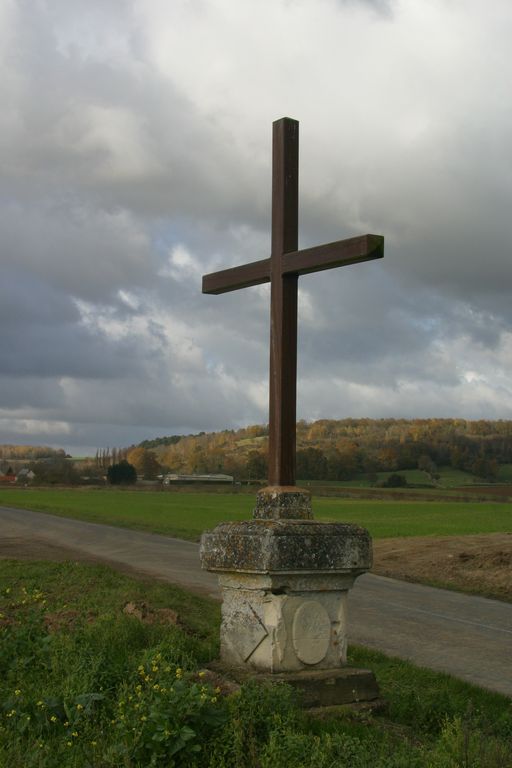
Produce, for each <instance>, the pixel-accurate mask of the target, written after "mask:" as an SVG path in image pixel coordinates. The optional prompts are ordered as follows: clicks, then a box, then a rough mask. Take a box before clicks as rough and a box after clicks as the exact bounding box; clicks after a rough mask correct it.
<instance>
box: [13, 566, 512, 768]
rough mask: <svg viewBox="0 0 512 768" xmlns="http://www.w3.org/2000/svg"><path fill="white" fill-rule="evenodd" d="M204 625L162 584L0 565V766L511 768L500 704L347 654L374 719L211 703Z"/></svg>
mask: <svg viewBox="0 0 512 768" xmlns="http://www.w3.org/2000/svg"><path fill="white" fill-rule="evenodd" d="M128 602H133V603H135V604H136V605H140V604H141V603H142V602H143V603H144V604H145V605H146V609H147V610H151V611H152V612H153V614H155V615H157V616H158V615H160V616H162V618H161V620H158V621H153V622H144V621H141V620H140V619H139V618H137V617H136V616H134V615H126V613H125V612H124V611H123V608H124V606H125V605H126V604H127V603H128ZM161 609H166V610H167V611H168V610H169V609H171V611H175V612H176V613H177V615H178V622H177V623H175V622H174V621H170V622H169V621H168V620H165V619H164V616H165V615H168V614H163V615H162V614H158V611H159V610H160V611H161ZM219 623H220V606H219V605H218V604H217V603H214V602H213V601H212V600H208V599H205V598H200V597H197V596H193V595H190V594H188V593H186V592H184V591H182V590H180V589H178V588H176V587H172V586H171V585H168V584H162V583H159V582H157V581H154V582H152V581H149V580H144V581H143V580H136V579H134V578H131V577H129V576H125V575H123V574H119V573H115V572H114V571H112V570H110V569H109V568H106V567H103V566H98V565H84V564H77V563H41V562H36V563H30V562H26V561H24V562H16V561H0V646H1V648H2V653H1V654H0V765H1V766H4V767H5V768H121V766H123V768H148V766H155V768H157V766H160V767H161V768H164V767H165V768H167V767H169V768H170V767H171V766H174V768H241V767H242V766H243V768H334V767H336V768H512V711H511V708H510V703H511V702H510V699H507V698H506V697H504V696H500V695H498V694H494V693H491V692H489V691H484V690H481V689H479V688H476V687H474V686H471V685H469V684H467V683H464V682H462V681H460V680H456V679H453V678H451V677H449V676H448V675H443V674H438V673H435V672H431V671H429V670H426V669H419V668H417V667H414V666H413V665H412V664H409V663H407V662H404V661H401V660H399V659H393V658H387V657H385V656H383V655H382V654H380V653H377V652H373V651H367V650H364V649H361V648H352V649H350V651H349V661H350V663H352V664H353V665H355V666H359V667H366V668H371V669H372V670H373V671H374V673H375V675H376V678H377V680H378V682H379V686H380V689H381V695H382V697H383V699H384V700H385V701H386V702H387V707H386V709H385V710H383V711H379V712H376V713H374V714H372V713H371V712H365V711H364V710H359V711H358V710H351V709H347V708H341V709H339V710H338V711H336V712H334V713H333V712H329V711H326V712H325V713H323V715H322V717H321V718H318V717H312V716H311V715H310V714H308V713H307V712H303V711H301V709H300V707H299V706H297V701H296V699H295V696H294V695H293V693H292V691H291V689H289V688H288V686H283V685H277V686H262V685H258V684H255V683H253V682H249V683H248V684H246V685H244V686H242V689H241V690H240V691H239V692H237V693H234V694H231V695H229V696H226V695H225V694H226V691H225V690H223V689H222V688H217V687H215V686H217V684H218V683H219V682H221V681H219V680H218V679H216V680H212V681H211V682H209V678H208V673H206V672H204V666H205V665H206V664H208V662H210V661H211V660H212V659H214V658H215V657H216V656H217V654H218V638H219Z"/></svg>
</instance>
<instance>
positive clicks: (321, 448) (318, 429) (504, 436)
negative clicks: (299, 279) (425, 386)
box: [141, 419, 512, 482]
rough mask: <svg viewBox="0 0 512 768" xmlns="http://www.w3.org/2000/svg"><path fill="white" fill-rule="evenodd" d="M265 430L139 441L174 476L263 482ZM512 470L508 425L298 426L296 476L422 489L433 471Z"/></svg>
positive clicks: (488, 475) (491, 474) (384, 422)
mask: <svg viewBox="0 0 512 768" xmlns="http://www.w3.org/2000/svg"><path fill="white" fill-rule="evenodd" d="M267 435H268V427H267V426H265V425H254V426H250V427H246V428H244V429H239V430H224V431H222V432H212V433H204V432H202V433H199V434H197V435H188V436H183V437H180V436H176V435H173V436H171V437H163V438H157V439H154V440H151V441H148V440H147V441H144V443H142V444H141V447H143V448H146V449H148V448H150V449H151V450H152V451H154V453H155V454H156V457H157V458H158V461H159V462H160V464H161V465H162V466H164V467H165V468H167V469H170V470H172V471H176V472H186V473H204V472H225V473H228V474H232V475H235V476H237V477H242V478H244V479H259V478H263V477H265V475H266V454H267V448H268V437H267ZM509 463H512V421H502V420H500V421H487V420H480V421H468V420H465V419H412V420H407V419H341V420H334V419H321V420H319V421H314V422H306V421H300V422H298V424H297V476H298V477H299V478H301V479H305V480H307V479H309V480H350V479H355V478H360V477H362V476H366V477H367V478H369V479H370V480H372V479H374V480H376V479H377V473H379V472H400V471H403V470H414V469H419V470H420V471H421V475H420V479H421V478H423V480H424V482H432V481H435V480H436V475H437V473H438V467H441V466H442V467H450V468H452V469H453V470H459V471H461V472H469V473H471V474H473V475H475V476H477V477H478V478H481V479H483V480H486V481H494V480H496V479H497V477H498V474H499V471H500V469H499V468H500V465H504V464H509Z"/></svg>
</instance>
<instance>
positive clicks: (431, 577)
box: [372, 533, 512, 602]
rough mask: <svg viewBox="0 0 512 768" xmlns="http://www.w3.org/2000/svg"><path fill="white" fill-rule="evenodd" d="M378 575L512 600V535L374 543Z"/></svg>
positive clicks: (425, 538) (383, 540)
mask: <svg viewBox="0 0 512 768" xmlns="http://www.w3.org/2000/svg"><path fill="white" fill-rule="evenodd" d="M373 551H374V566H373V569H372V570H373V572H374V573H378V574H379V575H381V576H390V577H392V578H394V579H404V580H405V581H417V582H423V583H427V584H437V585H439V586H447V587H450V588H452V589H457V590H460V591H461V592H472V593H474V594H479V595H484V596H485V597H494V598H496V599H498V600H507V601H509V602H512V533H486V534H478V535H473V536H442V537H440V536H436V537H431V536H417V537H407V538H397V539H380V540H378V541H374V542H373Z"/></svg>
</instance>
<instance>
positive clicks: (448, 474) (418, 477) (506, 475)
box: [299, 464, 512, 492]
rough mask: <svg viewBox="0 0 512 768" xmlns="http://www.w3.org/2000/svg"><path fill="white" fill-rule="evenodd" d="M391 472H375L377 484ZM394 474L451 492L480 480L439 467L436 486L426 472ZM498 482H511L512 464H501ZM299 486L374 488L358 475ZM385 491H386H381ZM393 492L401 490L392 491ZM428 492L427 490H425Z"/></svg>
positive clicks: (307, 482)
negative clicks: (354, 477)
mask: <svg viewBox="0 0 512 768" xmlns="http://www.w3.org/2000/svg"><path fill="white" fill-rule="evenodd" d="M392 474H395V473H393V472H377V473H376V476H377V483H378V484H379V483H383V482H385V481H386V480H387V479H388V477H389V476H390V475H392ZM396 474H398V475H402V476H403V477H405V479H406V480H407V483H408V484H409V485H411V486H414V485H420V486H425V485H426V486H429V485H430V486H431V488H432V490H436V491H438V490H443V491H446V490H451V489H453V488H460V487H461V486H465V485H475V484H478V483H481V482H482V480H481V478H478V477H476V476H475V475H472V474H471V473H470V472H464V471H463V470H461V469H453V468H452V467H440V468H439V470H438V474H439V480H438V481H437V483H436V485H433V484H432V481H431V480H430V478H429V476H428V475H427V473H426V472H422V471H421V470H419V469H399V470H397V472H396ZM498 480H499V481H500V482H509V481H510V482H512V464H503V465H501V467H500V474H499V477H498ZM299 484H300V485H311V486H315V485H324V486H328V485H331V486H336V487H340V488H372V487H375V485H374V483H372V482H370V481H369V480H368V476H367V475H360V476H359V477H357V478H356V479H354V480H310V481H304V482H303V483H299ZM382 490H383V491H385V490H386V489H382ZM392 490H393V492H396V491H397V490H401V489H396V488H394V489H392ZM427 490H428V489H427Z"/></svg>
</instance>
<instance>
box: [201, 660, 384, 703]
mask: <svg viewBox="0 0 512 768" xmlns="http://www.w3.org/2000/svg"><path fill="white" fill-rule="evenodd" d="M209 667H210V668H211V669H213V670H214V671H215V672H216V673H217V674H221V675H222V676H223V677H225V678H226V679H228V680H234V681H235V682H236V683H239V684H242V683H245V682H248V681H249V680H255V681H256V682H261V683H287V684H288V685H291V686H292V687H293V688H295V689H296V690H297V691H298V693H299V696H300V701H301V704H302V706H303V707H304V708H305V709H314V708H316V707H335V706H340V705H346V704H351V705H354V704H355V705H359V704H366V703H369V702H374V703H375V704H376V705H377V704H378V705H379V706H382V705H383V702H382V700H381V699H380V698H379V686H378V684H377V680H376V679H375V675H374V674H373V672H372V671H371V670H369V669H358V668H356V667H349V666H343V667H339V668H337V669H322V670H320V669H319V670H304V671H301V672H282V673H278V674H270V673H267V672H258V673H254V671H250V670H248V669H247V668H243V667H242V668H238V667H231V666H228V665H223V664H222V663H220V662H214V663H213V664H210V665H209Z"/></svg>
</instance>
